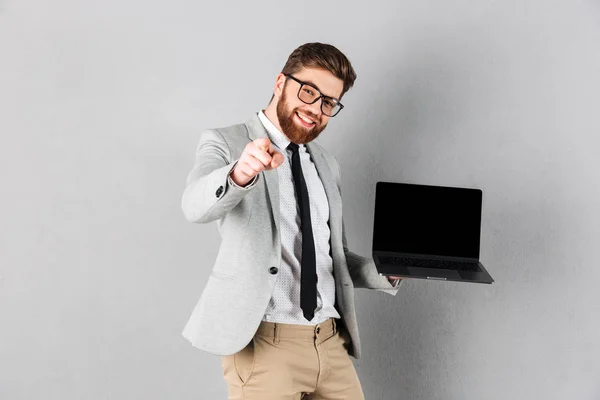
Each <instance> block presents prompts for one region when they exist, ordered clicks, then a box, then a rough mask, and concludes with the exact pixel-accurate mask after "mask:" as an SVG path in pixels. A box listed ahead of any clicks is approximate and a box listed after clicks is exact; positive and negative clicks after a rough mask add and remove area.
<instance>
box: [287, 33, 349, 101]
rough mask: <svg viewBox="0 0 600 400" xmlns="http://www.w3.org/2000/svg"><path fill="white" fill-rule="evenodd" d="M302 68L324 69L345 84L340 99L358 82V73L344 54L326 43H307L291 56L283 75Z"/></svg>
mask: <svg viewBox="0 0 600 400" xmlns="http://www.w3.org/2000/svg"><path fill="white" fill-rule="evenodd" d="M302 68H322V69H326V70H327V71H329V72H331V73H332V74H333V75H334V76H335V77H337V78H339V79H340V80H342V81H343V82H344V88H343V90H342V94H341V95H340V98H342V97H343V96H344V94H345V93H346V92H347V91H348V90H350V88H351V87H352V86H353V85H354V81H355V80H356V72H354V68H352V64H350V61H349V60H348V58H346V56H345V55H344V53H342V52H341V51H339V50H338V49H337V48H336V47H335V46H332V45H330V44H325V43H319V42H314V43H305V44H303V45H302V46H300V47H298V48H297V49H296V50H294V51H293V52H292V54H290V56H289V57H288V59H287V62H286V63H285V65H284V66H283V69H282V70H281V73H282V74H293V73H295V72H298V71H299V70H300V69H302Z"/></svg>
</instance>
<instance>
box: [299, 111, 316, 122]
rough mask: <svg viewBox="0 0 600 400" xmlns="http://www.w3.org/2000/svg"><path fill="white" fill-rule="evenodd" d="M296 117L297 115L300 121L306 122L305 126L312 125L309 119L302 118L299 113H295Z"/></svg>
mask: <svg viewBox="0 0 600 400" xmlns="http://www.w3.org/2000/svg"><path fill="white" fill-rule="evenodd" d="M296 115H297V116H298V117H300V119H301V120H302V121H304V122H306V123H307V124H314V122H312V121H311V120H310V119H308V118H306V117H305V116H303V115H302V114H300V113H296Z"/></svg>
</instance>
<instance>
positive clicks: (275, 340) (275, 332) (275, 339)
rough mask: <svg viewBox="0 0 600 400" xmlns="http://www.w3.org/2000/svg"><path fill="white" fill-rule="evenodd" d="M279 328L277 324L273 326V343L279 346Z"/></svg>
mask: <svg viewBox="0 0 600 400" xmlns="http://www.w3.org/2000/svg"><path fill="white" fill-rule="evenodd" d="M279 329H281V328H279V326H277V323H274V324H273V343H275V344H277V343H279Z"/></svg>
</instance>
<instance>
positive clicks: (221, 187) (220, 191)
mask: <svg viewBox="0 0 600 400" xmlns="http://www.w3.org/2000/svg"><path fill="white" fill-rule="evenodd" d="M221 193H223V186H219V188H218V189H217V192H216V193H215V194H216V195H217V197H219V196H221Z"/></svg>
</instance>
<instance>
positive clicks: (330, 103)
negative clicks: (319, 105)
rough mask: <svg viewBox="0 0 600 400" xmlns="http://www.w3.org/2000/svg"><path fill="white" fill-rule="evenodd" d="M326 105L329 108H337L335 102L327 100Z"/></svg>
mask: <svg viewBox="0 0 600 400" xmlns="http://www.w3.org/2000/svg"><path fill="white" fill-rule="evenodd" d="M325 105H326V106H327V107H331V108H333V107H334V106H335V103H334V102H333V101H331V100H325Z"/></svg>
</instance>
